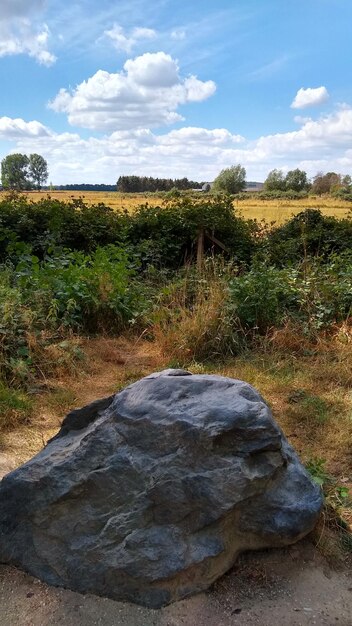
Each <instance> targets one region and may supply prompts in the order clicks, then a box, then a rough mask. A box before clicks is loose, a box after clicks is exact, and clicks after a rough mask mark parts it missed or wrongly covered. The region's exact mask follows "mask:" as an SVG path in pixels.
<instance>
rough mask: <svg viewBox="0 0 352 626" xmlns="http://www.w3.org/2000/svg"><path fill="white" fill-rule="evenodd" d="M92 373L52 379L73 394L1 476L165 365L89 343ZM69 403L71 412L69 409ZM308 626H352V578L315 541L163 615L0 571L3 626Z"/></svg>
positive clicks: (24, 442) (41, 410) (45, 410)
mask: <svg viewBox="0 0 352 626" xmlns="http://www.w3.org/2000/svg"><path fill="white" fill-rule="evenodd" d="M85 351H86V352H87V354H88V357H89V358H90V359H91V363H90V367H89V371H87V372H86V373H85V374H84V375H81V376H79V377H77V378H72V377H70V376H67V377H66V379H65V378H60V381H56V382H55V381H53V385H57V386H58V393H57V395H58V398H61V400H62V398H63V397H64V398H65V397H66V396H62V394H61V396H60V389H61V390H63V391H65V392H67V389H68V390H69V392H70V393H69V395H68V396H67V397H66V400H64V401H63V402H61V404H55V403H54V404H53V403H52V398H51V396H48V397H46V396H45V395H44V396H43V398H42V399H40V400H39V401H38V412H37V415H36V416H35V419H34V420H33V422H32V425H31V428H30V429H29V427H28V426H25V427H21V428H18V429H17V430H15V431H12V432H11V433H8V434H7V435H6V436H5V438H4V439H3V448H2V450H1V452H0V477H1V475H3V474H4V473H6V472H7V471H9V470H11V469H13V468H14V467H16V465H18V464H19V463H21V462H23V461H25V460H26V459H28V458H30V457H31V456H32V455H33V454H34V453H36V452H37V451H38V450H39V449H40V448H41V447H42V445H43V443H45V441H46V440H47V439H48V438H49V437H50V436H52V435H53V434H54V432H55V431H56V430H57V428H58V426H59V423H60V420H61V418H62V417H63V416H64V414H65V412H66V410H67V409H68V408H71V407H72V406H81V405H82V404H85V403H87V402H89V401H91V400H93V399H96V398H97V397H102V396H104V395H109V394H111V393H112V392H113V391H116V389H118V388H119V387H121V386H123V385H124V384H126V383H127V382H129V380H133V379H135V378H138V377H140V376H143V375H145V374H147V373H149V372H150V371H152V370H153V369H154V370H155V369H158V368H160V367H164V366H165V362H164V361H163V359H162V357H161V356H160V355H159V354H158V353H157V352H156V351H155V348H153V347H152V346H150V345H149V344H141V343H139V344H137V345H131V344H129V343H128V342H126V341H124V340H119V341H112V340H106V341H105V340H104V341H101V340H100V341H99V342H95V341H92V342H90V344H89V345H86V346H85ZM65 403H67V404H70V406H69V407H68V406H65ZM59 624H60V625H64V626H71V625H72V626H93V625H103V626H230V625H231V626H232V625H233V626H235V625H237V624H239V625H243V626H247V625H248V626H249V625H254V624H257V625H260V626H281V625H285V626H286V625H289V626H291V625H292V626H305V625H312V624H317V625H326V626H331V625H332V624H337V625H339V626H351V625H352V573H351V572H350V571H347V570H346V569H340V570H338V571H337V570H334V569H333V568H331V566H329V564H328V563H327V561H326V560H325V559H324V558H323V557H322V555H321V554H320V553H319V551H318V550H317V549H316V548H315V547H314V545H313V543H312V542H311V541H310V540H309V539H306V540H305V541H302V542H300V543H299V544H296V545H295V546H291V547H290V548H289V549H285V550H271V551H263V552H258V553H251V554H246V555H243V556H242V557H241V558H240V559H239V561H238V562H237V564H236V565H235V567H234V568H233V569H232V570H231V572H230V573H229V574H227V575H226V576H224V577H223V578H222V579H221V580H220V581H218V582H217V583H216V584H215V585H214V586H213V587H212V589H211V590H210V591H209V592H207V593H202V594H199V595H197V596H194V597H192V598H190V599H188V600H184V601H182V602H178V603H176V604H173V605H171V606H170V607H166V608H164V609H161V610H159V611H153V610H148V609H144V608H141V607H138V606H134V605H131V604H128V603H121V602H115V601H113V600H109V599H106V598H98V597H96V596H93V595H86V596H84V595H81V594H78V593H73V592H71V591H68V590H63V589H56V588H53V587H49V586H48V585H45V584H44V583H41V582H40V581H38V580H36V579H34V578H32V577H31V576H29V575H27V574H25V573H23V572H21V571H19V570H16V569H15V568H12V567H7V566H0V626H55V625H59Z"/></svg>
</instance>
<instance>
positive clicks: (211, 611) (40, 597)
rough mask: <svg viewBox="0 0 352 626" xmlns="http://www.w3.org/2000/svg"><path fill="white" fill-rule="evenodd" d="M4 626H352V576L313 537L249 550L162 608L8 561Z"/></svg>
mask: <svg viewBox="0 0 352 626" xmlns="http://www.w3.org/2000/svg"><path fill="white" fill-rule="evenodd" d="M0 623H1V626H56V625H59V624H60V625H64V626H71V625H72V626H93V625H98V624H101V625H103V626H230V625H231V626H232V625H233V626H235V625H237V624H240V625H242V626H247V625H248V626H249V625H254V624H257V625H260V626H281V625H285V626H286V625H289V626H291V625H292V626H293V625H295V626H301V625H302V626H305V625H312V624H317V625H326V626H332V624H337V625H339V626H351V624H352V576H351V575H350V574H348V573H347V572H346V571H344V572H342V571H339V572H337V571H333V570H331V569H330V567H329V566H328V565H327V563H326V562H325V560H324V559H323V558H322V557H321V556H320V555H319V553H318V552H317V550H316V549H315V548H314V546H313V545H312V543H310V542H309V541H308V540H306V541H303V542H300V543H299V544H297V545H296V546H293V547H291V548H290V549H287V550H271V551H265V552H258V553H252V554H247V555H244V556H243V557H242V558H241V559H240V560H239V562H238V563H237V565H236V566H235V568H234V569H233V570H232V571H231V572H230V573H229V574H227V575H226V576H224V577H223V578H222V579H221V580H220V581H219V582H218V583H216V584H215V585H214V586H213V588H212V589H211V590H210V591H209V592H208V593H202V594H199V595H197V596H194V597H192V598H189V599H188V600H183V601H182V602H178V603H176V604H173V605H171V606H169V607H166V608H164V609H161V610H159V611H154V610H148V609H144V608H141V607H138V606H134V605H132V604H128V603H122V602H114V601H113V600H108V599H106V598H98V597H96V596H93V595H86V596H84V595H81V594H78V593H73V592H72V591H67V590H63V589H56V588H53V587H48V586H47V585H45V584H43V583H41V582H39V581H38V580H36V579H34V578H32V577H31V576H28V575H27V574H24V573H23V572H20V571H18V570H16V569H14V568H10V567H4V566H0Z"/></svg>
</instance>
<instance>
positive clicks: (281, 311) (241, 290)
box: [227, 255, 352, 334]
mask: <svg viewBox="0 0 352 626" xmlns="http://www.w3.org/2000/svg"><path fill="white" fill-rule="evenodd" d="M227 306H228V307H229V310H230V311H231V315H232V317H233V318H234V319H235V318H236V317H237V319H238V322H239V324H240V327H241V328H242V329H243V330H244V331H251V332H252V333H255V334H256V333H259V334H265V333H266V332H267V331H268V330H270V329H273V328H275V327H276V328H277V327H280V326H282V325H283V324H284V323H286V322H287V321H288V320H291V321H294V322H295V323H298V324H299V325H300V327H301V329H302V332H304V333H315V332H317V331H319V330H321V329H322V328H326V327H329V326H331V325H332V324H334V323H338V322H342V321H344V320H346V319H347V318H348V317H349V316H350V315H351V312H352V255H341V256H337V255H335V256H334V257H332V258H331V262H330V263H329V264H325V263H324V264H322V263H321V262H320V261H319V260H317V261H310V262H309V263H304V264H302V265H301V266H296V267H291V268H285V269H279V268H276V267H272V266H265V265H263V264H257V265H255V266H254V267H253V268H252V269H251V270H250V271H249V272H247V273H246V274H243V275H242V276H236V277H234V278H232V279H231V280H230V281H229V300H228V303H227Z"/></svg>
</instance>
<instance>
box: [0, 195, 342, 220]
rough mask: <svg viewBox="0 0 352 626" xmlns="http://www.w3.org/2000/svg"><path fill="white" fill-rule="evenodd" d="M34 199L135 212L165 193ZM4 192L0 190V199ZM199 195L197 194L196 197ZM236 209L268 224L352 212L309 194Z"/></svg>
mask: <svg viewBox="0 0 352 626" xmlns="http://www.w3.org/2000/svg"><path fill="white" fill-rule="evenodd" d="M25 193H26V195H27V196H28V197H29V198H30V200H32V201H33V202H38V201H39V200H41V199H42V198H47V197H48V196H50V197H51V198H54V199H57V200H63V201H64V202H69V201H70V200H72V199H77V198H82V199H83V200H84V202H86V203H87V204H88V205H92V204H99V203H103V204H106V205H107V206H110V207H111V208H113V209H116V210H127V211H130V212H133V211H134V210H135V209H136V208H137V207H139V206H140V205H142V204H145V203H146V202H147V203H148V204H149V205H151V206H157V205H161V204H162V203H163V202H164V201H165V196H163V195H160V196H158V195H157V194H150V195H148V194H142V193H139V194H138V193H125V194H124V193H118V192H114V191H106V192H100V191H50V192H47V191H45V192H38V191H29V192H25ZM4 194H5V192H0V200H1V197H2V196H3V195H4ZM197 197H198V196H197ZM234 207H235V210H236V211H237V212H238V214H239V215H242V216H243V217H244V218H245V219H257V220H258V221H261V220H265V221H266V222H268V223H271V222H275V223H276V224H277V225H280V224H283V223H284V222H286V221H287V220H288V219H290V218H291V217H292V216H293V215H296V214H297V213H299V212H300V211H303V210H304V209H306V208H316V209H320V210H321V211H322V213H323V214H324V215H332V216H335V217H338V218H343V217H346V216H347V215H348V214H351V213H350V212H351V203H349V202H346V201H344V200H338V199H335V198H329V197H326V198H324V197H318V196H316V197H309V198H306V199H300V200H286V199H284V200H274V199H273V200H260V199H258V198H255V197H251V196H249V197H248V199H247V198H246V199H245V200H235V201H234Z"/></svg>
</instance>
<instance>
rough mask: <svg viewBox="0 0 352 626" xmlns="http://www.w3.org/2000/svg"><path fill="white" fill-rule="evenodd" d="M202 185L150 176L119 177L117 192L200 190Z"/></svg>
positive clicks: (186, 179) (185, 179)
mask: <svg viewBox="0 0 352 626" xmlns="http://www.w3.org/2000/svg"><path fill="white" fill-rule="evenodd" d="M203 184H204V183H199V182H196V181H194V180H188V178H153V177H152V176H120V178H119V179H118V181H117V191H120V192H122V193H139V192H145V191H152V192H153V191H171V189H179V190H183V189H201V188H202V185H203Z"/></svg>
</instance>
